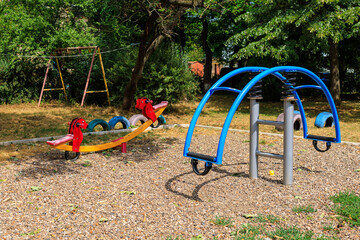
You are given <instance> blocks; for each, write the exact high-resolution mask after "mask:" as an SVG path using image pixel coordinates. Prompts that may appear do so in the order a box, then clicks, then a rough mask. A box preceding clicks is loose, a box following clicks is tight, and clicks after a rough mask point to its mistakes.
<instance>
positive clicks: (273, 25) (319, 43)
mask: <svg viewBox="0 0 360 240" xmlns="http://www.w3.org/2000/svg"><path fill="white" fill-rule="evenodd" d="M359 17H360V2H359V1H351V0H346V1H306V2H299V1H268V0H257V1H251V2H250V3H248V6H247V11H246V12H245V13H243V14H240V15H238V17H237V19H236V22H237V23H238V24H240V25H244V26H246V27H245V29H244V30H242V31H237V32H236V33H235V34H233V36H232V37H230V38H229V40H228V44H230V45H233V46H240V49H239V51H237V53H236V54H235V55H234V56H233V58H236V59H249V58H254V57H258V58H264V57H270V58H272V59H275V60H276V63H277V64H288V65H291V64H297V63H300V64H301V65H302V66H304V67H307V66H310V67H311V68H313V69H314V68H315V69H316V68H318V69H319V68H320V67H322V66H321V65H320V64H321V63H322V61H323V60H322V58H325V57H326V55H327V54H324V53H328V52H329V49H328V39H333V40H334V41H335V42H341V41H342V40H344V39H348V38H351V37H355V36H358V35H359V29H360V23H359ZM319 65H320V66H319Z"/></svg>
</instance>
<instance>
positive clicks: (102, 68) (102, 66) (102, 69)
mask: <svg viewBox="0 0 360 240" xmlns="http://www.w3.org/2000/svg"><path fill="white" fill-rule="evenodd" d="M98 54H99V61H100V66H101V72H102V75H103V78H104V84H105V89H106V95H107V99H108V103H109V105H110V95H109V89H108V86H107V83H106V77H105V70H104V65H103V61H102V58H101V52H100V48H98Z"/></svg>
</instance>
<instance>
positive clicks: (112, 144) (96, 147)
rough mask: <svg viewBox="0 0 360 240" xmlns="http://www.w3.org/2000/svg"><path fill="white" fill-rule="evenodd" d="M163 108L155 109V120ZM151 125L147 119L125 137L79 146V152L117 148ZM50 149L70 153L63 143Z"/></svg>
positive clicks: (70, 148) (70, 149) (69, 148)
mask: <svg viewBox="0 0 360 240" xmlns="http://www.w3.org/2000/svg"><path fill="white" fill-rule="evenodd" d="M165 108H166V106H165V107H162V108H159V109H157V111H156V112H155V115H156V118H158V117H159V116H160V115H161V113H162V112H163V111H164V110H165ZM152 123H153V122H152V121H151V119H149V120H147V121H146V122H144V124H142V125H141V126H140V127H138V128H137V129H136V130H135V131H133V132H131V133H129V134H127V135H125V136H124V137H122V138H119V139H116V140H113V141H111V142H108V143H103V144H99V145H92V146H80V148H79V152H96V151H102V150H105V149H109V148H114V147H117V146H119V145H120V144H122V143H125V142H128V141H130V140H131V139H133V138H134V137H136V136H137V135H139V134H141V133H142V132H143V131H145V130H146V129H147V128H148V127H150V125H151V124H152ZM51 147H52V148H56V149H59V150H65V151H69V152H71V151H72V146H71V145H66V144H65V143H64V144H60V145H56V146H51Z"/></svg>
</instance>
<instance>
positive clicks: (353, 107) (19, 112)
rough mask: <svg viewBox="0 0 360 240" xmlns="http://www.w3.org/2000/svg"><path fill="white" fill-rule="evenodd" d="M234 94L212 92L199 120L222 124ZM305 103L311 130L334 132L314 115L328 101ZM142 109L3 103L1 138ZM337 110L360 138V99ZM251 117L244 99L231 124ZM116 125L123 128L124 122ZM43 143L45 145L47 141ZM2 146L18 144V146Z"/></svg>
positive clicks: (192, 104)
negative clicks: (213, 94)
mask: <svg viewBox="0 0 360 240" xmlns="http://www.w3.org/2000/svg"><path fill="white" fill-rule="evenodd" d="M234 98H235V96H231V95H215V96H212V97H211V98H210V101H209V102H208V103H207V104H206V106H205V108H204V110H203V111H202V113H201V115H200V118H199V120H198V123H197V124H202V125H210V126H218V127H222V125H223V123H224V121H225V118H226V116H227V113H228V111H229V108H230V107H231V105H232V103H233V100H234ZM200 100H201V97H199V98H198V99H197V100H195V101H189V102H182V103H179V104H174V105H171V106H169V107H168V108H167V109H166V110H165V112H164V114H163V115H164V116H165V118H166V121H167V124H176V123H182V124H188V123H190V121H191V119H192V116H193V114H194V112H195V109H196V107H197V105H198V104H199V101H200ZM303 105H304V108H305V113H306V116H307V121H308V129H309V131H308V133H309V134H314V135H321V136H335V133H334V128H317V127H315V126H314V122H315V118H316V116H317V115H318V114H319V113H320V112H323V111H328V112H330V107H329V106H328V104H327V102H325V101H323V100H319V101H311V102H309V101H306V100H305V101H303ZM295 109H296V107H295ZM282 111H283V103H282V102H281V101H277V102H260V118H261V119H264V120H276V118H277V116H278V115H279V114H280V113H281V112H282ZM139 113H140V111H137V110H135V109H134V110H133V111H130V112H128V111H122V110H121V108H120V107H116V106H103V107H99V106H85V107H80V106H78V105H76V106H74V105H72V106H70V105H67V104H64V103H58V102H53V103H42V105H41V106H40V107H37V104H36V103H27V104H13V105H0V142H4V141H11V140H19V139H28V138H38V137H51V136H59V135H64V134H66V132H67V128H68V125H67V122H69V121H70V120H71V119H73V118H75V117H82V118H84V119H85V120H86V121H87V122H88V123H89V122H90V121H91V120H94V119H97V118H101V119H104V120H106V121H109V120H110V119H111V118H112V117H114V116H124V117H127V118H130V117H131V116H132V115H133V114H139ZM338 113H339V119H340V127H341V137H342V141H350V142H360V134H359V133H360V121H359V119H360V101H358V100H357V101H343V103H342V105H341V106H340V107H338ZM249 119H250V116H249V102H248V101H247V100H245V101H243V102H242V103H241V105H240V106H239V108H238V110H237V112H236V114H235V116H234V118H233V120H232V123H231V126H230V127H231V128H236V129H243V130H249ZM117 128H121V126H118V127H117ZM260 131H262V132H269V133H281V132H279V131H278V130H276V129H275V128H274V127H273V126H263V125H261V126H260ZM295 135H298V136H302V135H303V132H302V131H296V132H295ZM86 141H87V140H85V142H86ZM104 141H105V139H104ZM85 142H84V143H85ZM43 145H44V146H45V147H46V144H43ZM1 148H2V149H4V148H7V149H8V148H16V146H12V147H1ZM6 157H9V156H6Z"/></svg>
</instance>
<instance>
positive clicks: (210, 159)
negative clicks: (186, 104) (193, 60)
mask: <svg viewBox="0 0 360 240" xmlns="http://www.w3.org/2000/svg"><path fill="white" fill-rule="evenodd" d="M249 72H257V73H259V74H258V75H256V76H255V77H254V78H253V79H252V80H251V81H249V82H248V83H247V84H246V85H245V87H244V88H243V89H242V90H239V89H235V88H230V87H222V86H221V85H222V84H223V83H225V82H226V81H228V80H229V79H230V78H232V77H234V76H236V75H239V74H242V73H249ZM282 72H293V73H302V74H305V75H307V76H308V77H310V78H311V79H313V80H314V81H315V83H316V84H317V85H302V86H296V87H293V88H292V89H293V90H294V91H292V93H293V94H294V97H295V98H296V103H297V105H298V108H299V111H300V115H301V118H302V121H303V133H304V134H303V135H304V138H305V139H310V140H314V141H325V142H326V143H327V145H329V146H330V144H331V143H332V142H334V143H340V142H341V135H340V125H339V117H338V114H337V110H336V106H335V103H334V100H333V99H332V97H331V95H330V92H329V90H328V89H327V87H326V85H325V84H324V83H323V81H322V80H321V79H320V78H319V77H318V76H317V75H316V74H314V73H313V72H311V71H309V70H307V69H305V68H302V67H296V66H278V67H273V68H265V67H244V68H239V69H236V70H234V71H232V72H230V73H228V74H226V75H225V76H223V77H222V78H220V79H219V80H218V81H217V82H216V83H215V84H214V85H213V86H212V87H211V88H210V89H209V90H208V91H207V92H206V94H205V95H204V97H203V99H202V100H201V101H200V103H199V105H198V107H197V109H196V111H195V113H194V116H193V118H192V120H191V122H190V125H189V130H188V132H187V136H186V140H185V146H184V156H185V157H190V158H192V159H195V160H201V161H205V162H206V166H211V164H212V163H215V164H222V156H223V150H224V146H225V140H226V136H227V132H228V130H229V127H230V123H231V121H232V118H233V117H234V114H235V112H236V109H237V108H238V106H239V105H240V103H241V101H242V100H243V99H244V97H245V96H246V94H247V93H248V92H249V91H250V89H251V88H252V87H253V86H254V85H255V84H256V83H257V82H259V81H260V80H262V79H263V78H265V77H267V76H269V75H273V76H275V77H277V78H278V79H280V80H281V81H283V82H284V81H285V80H286V78H285V77H284V76H282V75H281V74H280V73H282ZM306 88H313V89H318V90H322V91H323V92H324V94H325V96H326V98H327V100H328V102H329V104H330V108H331V112H332V115H333V118H334V127H335V138H332V137H322V136H315V135H309V134H308V127H307V121H306V116H305V112H304V107H303V105H302V103H301V100H300V97H299V95H298V93H297V90H301V89H306ZM216 91H230V92H234V93H237V94H238V96H237V97H236V99H235V100H234V103H233V105H232V106H231V108H230V110H229V113H228V115H227V117H226V119H225V122H224V125H223V128H222V131H221V135H220V139H219V144H218V148H217V154H216V156H209V155H205V154H199V153H193V152H189V148H190V144H191V139H192V135H193V132H194V129H195V125H196V122H197V120H198V118H199V116H200V113H201V111H202V109H203V108H204V106H205V104H206V102H207V101H208V100H209V98H210V97H211V95H212V94H213V93H214V92H216Z"/></svg>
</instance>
